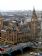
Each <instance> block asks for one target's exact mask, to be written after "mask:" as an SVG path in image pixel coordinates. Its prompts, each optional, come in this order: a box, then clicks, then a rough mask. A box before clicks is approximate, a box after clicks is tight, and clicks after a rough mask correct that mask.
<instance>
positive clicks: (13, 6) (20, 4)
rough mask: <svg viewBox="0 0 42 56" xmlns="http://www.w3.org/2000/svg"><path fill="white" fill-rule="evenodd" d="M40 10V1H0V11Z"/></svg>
mask: <svg viewBox="0 0 42 56" xmlns="http://www.w3.org/2000/svg"><path fill="white" fill-rule="evenodd" d="M33 6H34V7H35V9H36V10H42V0H0V10H4V11H5V10H6V11H7V10H29V9H31V10H32V9H33Z"/></svg>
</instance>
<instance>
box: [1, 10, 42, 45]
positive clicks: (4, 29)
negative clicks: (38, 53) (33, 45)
mask: <svg viewBox="0 0 42 56" xmlns="http://www.w3.org/2000/svg"><path fill="white" fill-rule="evenodd" d="M40 31H41V24H40V21H39V20H38V17H37V14H36V11H35V9H33V12H32V17H31V21H30V22H28V23H27V24H24V23H23V22H22V20H21V22H20V23H18V22H16V21H12V20H10V21H9V23H8V25H7V26H5V25H4V21H3V17H2V16H0V43H2V44H17V43H23V42H28V41H38V39H39V37H40Z"/></svg>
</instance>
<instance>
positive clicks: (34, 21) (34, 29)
mask: <svg viewBox="0 0 42 56" xmlns="http://www.w3.org/2000/svg"><path fill="white" fill-rule="evenodd" d="M31 37H32V40H36V38H37V37H38V18H37V15H36V12H35V9H33V14H32V19H31Z"/></svg>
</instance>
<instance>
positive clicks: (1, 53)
mask: <svg viewBox="0 0 42 56" xmlns="http://www.w3.org/2000/svg"><path fill="white" fill-rule="evenodd" d="M27 47H30V48H36V45H35V46H34V43H31V42H26V43H19V44H17V45H5V46H1V47H0V48H3V49H4V50H1V51H0V56H4V55H8V56H12V53H13V52H14V53H15V51H18V50H19V51H21V53H23V49H25V48H27Z"/></svg>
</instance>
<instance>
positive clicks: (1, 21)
mask: <svg viewBox="0 0 42 56" xmlns="http://www.w3.org/2000/svg"><path fill="white" fill-rule="evenodd" d="M2 28H3V17H2V16H0V36H1V29H2Z"/></svg>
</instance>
